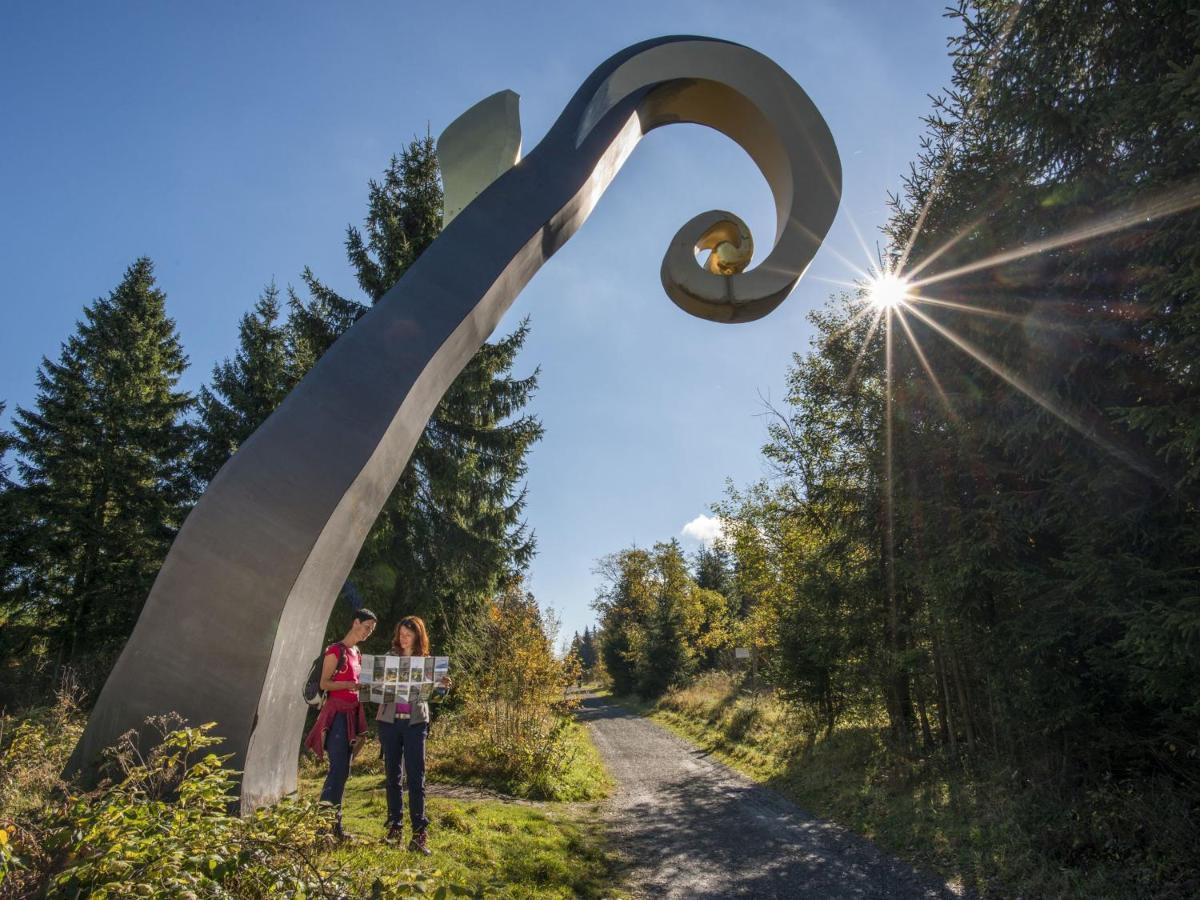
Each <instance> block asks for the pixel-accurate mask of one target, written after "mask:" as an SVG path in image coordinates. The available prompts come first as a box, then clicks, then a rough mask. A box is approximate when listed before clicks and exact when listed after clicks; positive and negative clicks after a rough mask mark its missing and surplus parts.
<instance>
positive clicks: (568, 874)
mask: <svg viewBox="0 0 1200 900" xmlns="http://www.w3.org/2000/svg"><path fill="white" fill-rule="evenodd" d="M320 789H321V778H320V777H318V776H316V775H313V776H309V777H306V778H304V779H303V780H302V781H301V788H300V792H301V794H302V795H304V796H311V795H314V794H318V793H319V792H320ZM343 809H344V822H345V827H346V829H347V831H349V832H350V833H351V834H352V835H354V839H353V840H352V841H350V842H348V843H345V844H341V845H338V846H337V847H335V848H333V849H331V850H330V851H329V853H328V859H329V862H330V863H337V864H340V865H341V866H343V867H344V868H345V869H347V870H349V871H350V872H351V873H352V877H353V878H354V880H355V883H356V886H357V887H358V889H359V894H358V896H364V897H365V896H371V885H372V884H373V882H374V881H375V879H376V878H378V877H379V876H380V875H382V874H387V873H395V872H400V871H402V870H405V869H411V870H416V871H418V872H422V873H426V874H433V873H438V877H439V878H441V879H443V880H445V881H449V882H454V883H457V884H461V885H467V886H469V887H471V888H473V889H475V890H482V891H483V894H484V895H485V896H488V897H507V898H514V900H515V898H522V900H523V898H573V897H596V898H599V897H620V896H623V893H622V892H621V891H620V890H619V889H618V888H617V887H616V886H615V882H616V877H617V868H616V861H615V859H614V857H612V856H611V855H610V853H609V852H608V851H607V849H606V847H605V842H604V835H603V831H602V829H601V826H600V824H599V820H598V807H594V806H585V807H582V808H580V807H578V806H574V805H572V806H562V805H557V804H546V805H541V804H529V803H517V802H502V801H497V800H474V801H460V800H450V799H445V798H440V797H430V798H429V800H428V802H427V815H428V816H429V818H430V820H431V822H432V824H431V825H430V828H429V846H430V848H431V849H432V850H433V855H432V856H430V857H423V856H421V855H419V854H416V853H411V852H409V851H408V850H407V849H406V844H407V839H408V837H409V836H410V835H411V831H410V825H409V823H408V821H407V819H406V821H405V830H404V835H405V842H404V843H403V844H388V843H386V842H385V841H384V836H385V828H384V818H385V815H386V810H387V800H386V797H385V794H384V787H383V781H382V778H381V777H380V776H379V775H378V774H374V773H370V774H364V775H355V776H353V777H351V779H350V781H349V782H348V784H347V786H346V798H345V802H344V805H343ZM406 815H407V813H406Z"/></svg>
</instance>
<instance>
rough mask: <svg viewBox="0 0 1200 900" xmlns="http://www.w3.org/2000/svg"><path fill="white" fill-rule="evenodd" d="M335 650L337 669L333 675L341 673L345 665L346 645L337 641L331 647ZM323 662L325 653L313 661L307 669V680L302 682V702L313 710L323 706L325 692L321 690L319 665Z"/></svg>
mask: <svg viewBox="0 0 1200 900" xmlns="http://www.w3.org/2000/svg"><path fill="white" fill-rule="evenodd" d="M333 646H334V647H335V648H336V649H337V658H338V661H337V668H335V669H334V670H333V674H335V675H336V674H337V673H338V672H340V671H342V667H343V666H344V665H345V664H346V645H345V644H343V643H342V642H341V641H338V642H337V643H336V644H334V645H333ZM324 661H325V653H324V652H322V653H321V655H320V656H318V657H317V658H316V659H314V660H313V664H312V665H311V666H310V667H309V669H308V678H307V679H306V680H305V682H304V702H305V703H307V704H308V705H309V706H311V707H313V708H314V709H320V708H321V707H322V706H324V705H325V692H324V691H323V690H321V664H322V663H323V662H324Z"/></svg>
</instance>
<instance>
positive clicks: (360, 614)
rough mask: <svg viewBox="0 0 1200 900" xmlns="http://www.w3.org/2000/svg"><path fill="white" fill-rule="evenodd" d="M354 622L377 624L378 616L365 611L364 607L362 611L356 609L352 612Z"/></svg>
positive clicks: (367, 610)
mask: <svg viewBox="0 0 1200 900" xmlns="http://www.w3.org/2000/svg"><path fill="white" fill-rule="evenodd" d="M354 621H355V622H378V621H379V616H377V615H375V613H373V612H371V611H370V610H369V609H367V608H366V607H365V606H364V607H363V608H362V609H356V610H355V611H354Z"/></svg>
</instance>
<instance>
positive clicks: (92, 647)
mask: <svg viewBox="0 0 1200 900" xmlns="http://www.w3.org/2000/svg"><path fill="white" fill-rule="evenodd" d="M165 307H166V295H165V294H164V293H163V292H162V291H161V290H159V289H158V288H157V287H156V285H155V281H154V269H153V265H152V263H151V262H150V260H149V259H147V258H145V257H142V258H140V259H138V260H137V261H136V262H134V263H133V265H131V266H130V267H129V268H128V269H127V270H126V272H125V276H124V278H123V279H122V280H121V283H120V284H119V285H118V286H117V287H116V289H115V290H113V291H112V293H110V294H109V295H108V297H104V298H99V299H97V300H96V301H95V302H94V303H92V305H91V306H89V307H87V308H85V310H84V318H83V321H81V322H79V323H78V325H77V327H76V330H75V333H74V334H73V335H71V337H70V338H68V339H67V341H66V342H65V343H64V344H63V347H62V352H61V355H60V357H59V360H58V361H57V362H52V361H51V360H49V359H45V358H44V359H43V361H42V365H41V368H40V370H39V372H38V376H37V389H38V390H37V398H36V400H35V401H34V405H33V407H32V408H31V409H24V408H19V409H18V411H17V415H16V431H17V440H16V446H17V449H18V451H19V453H20V458H19V461H18V469H19V472H20V475H21V479H22V481H23V483H24V485H25V488H24V493H25V495H26V497H25V500H26V503H25V504H24V508H23V511H24V514H25V515H26V517H27V520H26V522H25V525H26V526H27V527H28V529H29V534H30V535H31V542H30V546H29V552H30V560H29V562H30V567H29V573H30V589H31V596H32V599H33V602H34V603H35V605H36V608H37V610H38V613H39V615H40V617H41V620H42V622H43V623H44V625H45V626H47V627H48V628H49V630H50V631H51V634H52V640H53V644H54V645H55V647H56V649H57V650H58V651H59V654H60V656H61V657H65V658H66V659H68V660H78V659H80V658H82V657H84V656H88V655H93V654H103V653H105V652H107V651H111V650H113V649H115V648H116V647H119V646H120V645H121V643H122V642H123V641H124V640H125V638H126V637H127V636H128V635H129V632H130V631H131V629H132V628H133V625H134V622H135V621H136V620H137V616H138V614H139V612H140V611H141V607H142V603H143V602H144V600H145V598H146V594H147V593H148V591H149V589H150V585H151V582H152V581H153V580H154V577H155V575H156V574H157V572H158V568H159V566H160V565H161V563H162V560H163V557H164V556H165V555H166V552H167V549H168V547H169V546H170V543H171V540H172V539H173V537H174V535H175V532H176V530H177V529H178V527H179V525H180V522H181V519H182V517H183V515H184V514H185V512H186V510H187V508H188V506H189V504H190V503H191V501H192V499H193V494H194V486H193V481H192V477H191V473H190V466H189V463H190V437H191V435H190V429H189V427H188V426H187V424H186V421H185V417H186V415H187V413H188V411H189V409H190V407H191V405H192V399H191V397H190V396H189V395H188V394H187V393H185V392H183V391H180V390H177V384H178V381H179V378H180V376H181V375H182V373H183V371H184V369H185V367H186V365H187V359H186V357H185V356H184V353H183V349H182V347H181V345H180V342H179V337H178V335H177V334H176V332H175V324H174V322H173V321H172V320H171V319H169V318H168V317H167V315H166V308H165Z"/></svg>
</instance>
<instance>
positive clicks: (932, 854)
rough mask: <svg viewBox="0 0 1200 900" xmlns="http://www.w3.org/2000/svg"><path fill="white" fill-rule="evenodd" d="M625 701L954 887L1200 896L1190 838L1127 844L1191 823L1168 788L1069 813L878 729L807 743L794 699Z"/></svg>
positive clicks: (692, 690) (860, 727)
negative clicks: (1148, 828)
mask: <svg viewBox="0 0 1200 900" xmlns="http://www.w3.org/2000/svg"><path fill="white" fill-rule="evenodd" d="M618 702H621V703H622V704H623V705H628V707H629V708H630V709H633V710H636V711H638V712H640V713H641V714H643V715H647V716H649V717H650V718H652V719H653V720H654V721H657V722H659V723H660V724H662V725H664V726H666V727H667V728H668V729H670V730H672V731H674V732H675V733H677V734H679V735H680V736H682V737H684V738H687V739H688V740H690V741H692V742H694V743H696V744H698V745H700V746H701V747H703V748H704V749H706V750H708V751H710V752H711V753H712V754H713V755H714V756H715V757H717V758H718V759H720V760H721V761H722V762H724V763H726V764H727V765H729V766H730V767H732V768H734V769H737V770H738V771H740V772H743V773H744V774H746V775H748V776H749V777H751V778H753V779H755V780H756V781H758V782H761V783H763V784H765V785H767V786H769V787H771V788H772V789H774V790H777V791H779V792H780V793H781V794H783V795H784V796H787V797H788V798H789V799H791V800H793V801H794V802H795V803H797V804H798V805H799V806H801V807H803V808H805V809H807V810H809V811H811V812H813V813H815V814H816V815H818V816H821V817H823V818H827V819H831V820H833V821H835V822H838V823H839V824H841V825H844V826H846V827H848V828H851V829H853V830H854V831H856V832H858V833H859V834H862V835H864V836H866V837H868V838H870V839H872V840H873V841H875V842H876V843H877V844H878V845H879V846H880V847H882V848H883V849H885V850H887V851H888V852H890V853H892V854H894V855H896V856H898V857H900V858H902V859H905V860H907V861H909V862H911V863H913V864H914V865H917V866H919V867H920V868H923V869H925V870H927V871H930V872H936V873H938V874H939V875H941V876H942V877H943V878H945V879H946V880H947V882H948V883H950V884H951V885H952V886H955V887H963V888H967V889H969V890H972V891H975V892H977V893H979V894H981V895H983V896H987V897H992V896H995V897H1009V896H1027V897H1030V896H1032V897H1050V896H1053V897H1089V898H1090V897H1176V896H1179V897H1183V896H1189V895H1190V896H1196V894H1194V893H1193V894H1189V891H1191V890H1193V889H1195V890H1200V882H1188V881H1186V877H1185V879H1184V880H1181V879H1180V878H1179V875H1178V873H1179V871H1180V861H1181V860H1184V861H1186V860H1187V859H1188V858H1189V856H1190V851H1189V850H1188V848H1187V847H1186V846H1184V845H1183V843H1181V842H1183V841H1185V840H1186V838H1185V837H1184V835H1183V833H1179V832H1178V830H1177V829H1168V828H1160V830H1159V833H1158V834H1157V835H1156V836H1155V837H1154V838H1153V839H1151V840H1149V841H1148V842H1147V840H1146V838H1144V837H1143V838H1141V839H1138V840H1137V841H1131V840H1129V838H1130V836H1131V835H1132V833H1133V831H1134V830H1135V829H1140V827H1141V826H1138V825H1136V822H1137V821H1139V820H1140V821H1144V822H1146V823H1152V822H1154V820H1155V815H1154V812H1153V810H1154V809H1155V808H1156V807H1157V808H1158V809H1159V810H1160V811H1161V812H1162V814H1163V815H1169V816H1174V817H1176V819H1177V821H1184V819H1185V817H1186V815H1187V813H1186V811H1185V810H1179V809H1177V808H1176V807H1177V806H1178V804H1177V803H1173V801H1172V800H1171V798H1170V797H1169V796H1168V795H1166V794H1165V793H1162V794H1157V793H1154V792H1152V791H1150V792H1143V794H1144V795H1143V796H1137V797H1134V796H1124V795H1123V796H1118V795H1117V794H1116V790H1115V788H1114V791H1113V792H1112V793H1111V794H1110V793H1103V792H1101V793H1094V794H1093V795H1091V796H1090V797H1089V803H1088V805H1087V806H1086V807H1084V808H1080V807H1079V806H1078V805H1076V806H1074V807H1068V806H1067V805H1065V804H1064V802H1063V801H1061V800H1056V798H1053V797H1048V796H1046V795H1045V794H1044V793H1043V792H1041V791H1039V789H1038V788H1037V786H1036V785H1031V784H1029V783H1028V782H1025V781H1024V780H1023V779H1021V778H1020V777H1019V774H1018V773H1014V772H1013V771H1012V770H1011V769H1006V770H995V771H977V772H974V773H968V772H965V771H963V770H962V769H961V768H960V767H958V766H955V765H953V764H951V763H950V762H949V761H948V760H945V759H941V758H930V759H917V760H898V759H897V758H896V757H895V755H894V754H889V753H888V752H887V750H886V747H885V745H884V742H883V729H882V727H881V723H879V722H872V721H859V722H847V723H845V724H844V725H842V726H840V727H839V728H838V729H836V730H835V732H834V733H833V735H832V736H831V737H829V738H828V739H825V740H819V741H817V742H816V743H815V744H814V745H813V746H812V747H811V748H808V747H805V746H804V745H803V743H802V740H801V739H800V738H799V737H798V735H799V734H800V731H801V729H800V728H798V727H797V723H796V721H795V720H794V718H793V715H794V714H793V713H792V711H791V710H790V709H789V708H788V706H787V705H786V704H784V703H782V702H780V701H779V700H777V699H776V698H774V697H772V696H770V695H762V696H758V697H751V696H747V695H743V694H742V693H740V692H739V690H738V689H737V686H736V685H735V683H734V682H733V681H732V680H730V679H728V678H725V677H708V678H705V679H701V680H700V681H699V682H697V683H696V684H693V685H691V686H689V687H687V688H684V689H682V690H676V691H672V692H670V693H668V694H667V695H666V696H665V697H663V698H662V699H661V700H659V701H658V702H657V703H654V704H648V703H644V702H641V701H637V700H629V698H620V699H619V701H618ZM1116 809H1120V810H1122V811H1123V817H1124V818H1123V817H1122V814H1116V813H1115V810H1116ZM1089 814H1090V815H1091V816H1092V818H1093V821H1087V816H1088V815H1089ZM1131 816H1132V820H1131V818H1130V817H1131ZM1102 817H1103V822H1101V821H1100V820H1101V818H1102ZM1143 817H1144V818H1143ZM1106 828H1108V829H1113V828H1115V829H1117V830H1118V831H1119V830H1120V829H1122V828H1124V829H1126V833H1125V834H1116V833H1113V834H1110V836H1109V838H1108V843H1107V846H1106V845H1105V843H1104V842H1105V837H1104V834H1105V829H1106ZM1130 845H1133V849H1132V850H1130V849H1125V848H1128V847H1130ZM1156 860H1157V861H1156ZM1183 867H1184V868H1186V862H1185V863H1183ZM1193 871H1194V870H1193Z"/></svg>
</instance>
